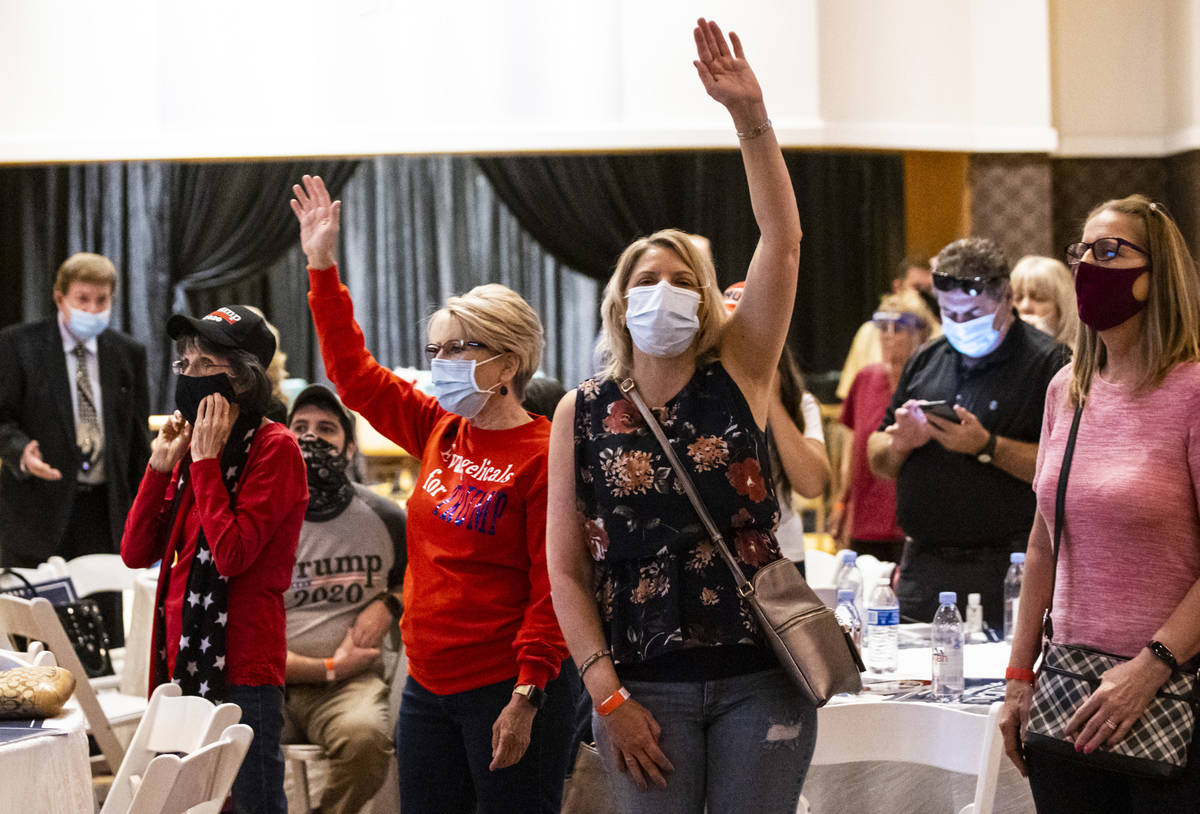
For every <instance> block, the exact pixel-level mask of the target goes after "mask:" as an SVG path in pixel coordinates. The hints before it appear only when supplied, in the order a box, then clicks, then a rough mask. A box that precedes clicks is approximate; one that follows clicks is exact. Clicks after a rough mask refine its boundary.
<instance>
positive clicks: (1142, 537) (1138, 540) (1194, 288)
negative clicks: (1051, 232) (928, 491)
mask: <svg viewBox="0 0 1200 814" xmlns="http://www.w3.org/2000/svg"><path fill="white" fill-rule="evenodd" d="M1067 257H1068V261H1069V263H1070V265H1071V266H1072V270H1073V272H1074V274H1075V290H1076V293H1077V295H1078V308H1079V318H1080V320H1081V321H1082V323H1083V326H1082V327H1081V330H1080V336H1079V339H1078V340H1077V342H1076V346H1075V355H1074V362H1073V364H1071V365H1068V366H1067V367H1065V368H1063V369H1062V370H1061V371H1059V373H1058V375H1057V376H1055V377H1054V379H1053V381H1051V383H1050V388H1049V390H1048V391H1047V395H1046V413H1045V420H1044V421H1043V424H1042V437H1041V444H1040V446H1039V448H1038V465H1037V475H1036V476H1035V478H1034V482H1033V486H1034V489H1035V490H1036V492H1037V495H1038V512H1037V517H1036V519H1035V521H1034V526H1033V532H1032V534H1031V535H1030V538H1029V547H1028V552H1027V554H1026V562H1025V579H1024V584H1023V585H1022V588H1021V601H1020V607H1019V618H1018V621H1017V628H1016V635H1015V638H1014V640H1013V646H1012V655H1011V657H1010V660H1009V670H1008V691H1007V698H1006V700H1005V709H1004V715H1003V717H1002V719H1001V725H1000V727H1001V729H1002V730H1003V732H1004V740H1005V749H1006V751H1007V752H1008V755H1009V757H1010V758H1011V759H1012V761H1013V763H1015V764H1016V766H1017V768H1019V769H1020V770H1021V771H1022V773H1028V776H1029V778H1030V786H1031V788H1032V790H1033V795H1034V800H1035V802H1036V804H1037V808H1038V811H1040V812H1044V811H1056V812H1058V811H1071V812H1075V811H1122V812H1132V811H1146V812H1150V811H1155V812H1158V811H1185V810H1186V811H1191V810H1195V806H1196V805H1197V804H1198V801H1200V743H1198V742H1197V741H1194V742H1193V743H1192V748H1191V753H1190V757H1191V759H1190V761H1189V765H1188V767H1187V769H1186V770H1185V771H1184V773H1183V775H1182V776H1180V777H1177V778H1174V779H1171V780H1150V779H1144V778H1135V777H1132V776H1128V775H1122V774H1117V773H1114V772H1110V771H1106V770H1103V769H1097V768H1094V767H1093V766H1091V765H1089V764H1087V763H1082V762H1075V761H1069V760H1065V759H1063V758H1059V757H1052V756H1050V755H1047V754H1045V753H1044V752H1042V751H1039V750H1037V749H1035V748H1032V747H1031V748H1029V749H1025V748H1024V747H1023V745H1022V743H1021V734H1022V732H1023V730H1024V727H1025V725H1026V723H1027V722H1028V719H1029V709H1030V703H1031V700H1032V697H1033V674H1032V672H1031V670H1032V668H1033V664H1034V661H1035V659H1036V658H1037V655H1038V651H1039V647H1040V639H1041V631H1042V622H1041V620H1042V612H1043V610H1044V609H1045V608H1046V607H1047V606H1048V605H1049V604H1050V600H1051V596H1050V592H1051V584H1052V583H1051V575H1052V569H1053V551H1052V539H1053V537H1052V535H1053V521H1054V516H1055V495H1056V490H1057V487H1058V478H1059V472H1060V469H1061V466H1062V457H1063V450H1064V448H1065V446H1066V440H1067V436H1068V434H1069V432H1070V427H1071V421H1072V417H1073V414H1074V412H1075V407H1076V406H1077V405H1084V409H1083V411H1082V418H1081V420H1080V423H1079V431H1078V438H1077V441H1076V446H1075V455H1074V459H1073V461H1072V464H1071V469H1070V473H1069V476H1068V486H1067V490H1066V498H1065V502H1064V505H1065V516H1064V523H1063V529H1062V535H1061V541H1060V551H1059V558H1058V570H1057V577H1056V578H1055V580H1054V582H1053V585H1054V589H1053V590H1054V596H1053V600H1054V601H1053V609H1054V610H1053V615H1054V641H1055V642H1060V643H1064V644H1076V645H1082V646H1086V647H1090V648H1093V649H1096V650H1101V651H1104V652H1108V653H1113V654H1116V655H1119V656H1124V657H1126V658H1128V659H1130V660H1129V661H1126V662H1123V663H1121V664H1120V665H1118V666H1116V667H1114V668H1112V669H1110V670H1108V671H1107V672H1106V673H1104V675H1103V677H1102V681H1101V683H1100V686H1099V687H1098V688H1097V689H1096V690H1095V692H1093V693H1092V694H1091V696H1090V697H1088V698H1087V699H1086V700H1085V701H1084V703H1083V704H1082V705H1080V707H1079V708H1078V710H1077V711H1076V713H1075V715H1074V717H1073V718H1072V720H1071V722H1070V723H1069V725H1068V733H1069V734H1070V735H1071V736H1072V737H1073V738H1074V742H1075V745H1076V746H1075V748H1076V750H1077V751H1079V752H1083V753H1085V754H1090V753H1091V752H1094V751H1095V750H1097V749H1103V748H1106V747H1110V746H1112V745H1114V744H1116V743H1117V742H1118V741H1120V740H1121V739H1122V738H1124V737H1125V736H1126V735H1127V734H1128V732H1129V729H1130V727H1132V726H1133V724H1134V723H1135V722H1136V721H1137V720H1138V718H1139V717H1141V715H1142V714H1143V712H1144V711H1145V709H1146V707H1147V705H1148V704H1149V702H1150V700H1151V699H1152V698H1153V697H1154V694H1155V692H1156V691H1157V690H1158V689H1159V688H1160V687H1161V686H1162V685H1163V684H1164V683H1166V681H1167V680H1168V678H1170V677H1171V676H1172V667H1171V664H1170V663H1171V662H1172V660H1174V661H1177V662H1178V663H1179V664H1181V665H1183V666H1182V667H1180V668H1179V669H1183V670H1188V669H1190V670H1191V671H1193V672H1194V671H1195V665H1196V662H1197V661H1198V660H1197V659H1196V658H1195V657H1196V654H1197V652H1200V509H1198V508H1197V507H1198V504H1200V275H1198V274H1197V270H1196V266H1195V264H1194V263H1193V261H1192V258H1191V255H1190V254H1189V253H1188V249H1187V246H1186V245H1185V243H1184V240H1183V237H1182V235H1181V234H1180V233H1179V229H1178V228H1177V227H1176V226H1175V223H1174V222H1173V221H1172V220H1171V218H1170V216H1168V215H1167V213H1166V211H1165V210H1164V209H1163V208H1162V207H1161V206H1160V205H1158V204H1154V203H1151V202H1150V201H1149V200H1148V199H1146V198H1144V197H1142V196H1141V195H1134V196H1131V197H1129V198H1124V199H1121V200H1115V201H1108V202H1107V203H1104V204H1101V205H1100V206H1098V207H1097V208H1096V209H1095V210H1093V211H1092V213H1091V215H1090V216H1089V218H1088V220H1087V223H1086V224H1085V226H1084V229H1083V236H1082V238H1081V241H1080V242H1079V243H1073V244H1071V245H1070V246H1068V247H1067ZM1152 645H1154V646H1153V647H1152ZM1159 645H1161V647H1160V646H1159Z"/></svg>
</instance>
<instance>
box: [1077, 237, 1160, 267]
mask: <svg viewBox="0 0 1200 814" xmlns="http://www.w3.org/2000/svg"><path fill="white" fill-rule="evenodd" d="M1122 246H1128V247H1129V248H1131V249H1133V250H1134V251H1135V252H1137V253H1138V254H1144V255H1146V256H1147V257H1149V256H1150V252H1148V251H1146V250H1145V249H1143V248H1142V247H1141V246H1139V245H1137V244H1136V243H1130V242H1129V241H1128V240H1126V239H1125V238H1123V237H1102V238H1099V239H1097V240H1093V241H1092V242H1091V243H1084V242H1083V241H1082V240H1081V241H1079V242H1078V243H1069V244H1067V248H1066V249H1065V251H1066V253H1067V265H1068V266H1071V267H1072V268H1073V267H1075V266H1076V265H1078V264H1079V263H1080V262H1082V261H1083V256H1084V255H1085V254H1087V253H1088V249H1091V250H1092V257H1093V258H1095V259H1096V260H1097V261H1098V262H1100V263H1107V262H1109V261H1111V260H1116V259H1117V257H1118V256H1119V255H1120V254H1121V247H1122Z"/></svg>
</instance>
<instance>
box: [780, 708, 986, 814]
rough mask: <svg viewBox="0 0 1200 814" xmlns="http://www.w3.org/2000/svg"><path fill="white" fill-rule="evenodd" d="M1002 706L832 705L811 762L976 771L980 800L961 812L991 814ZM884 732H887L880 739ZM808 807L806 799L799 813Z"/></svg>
mask: <svg viewBox="0 0 1200 814" xmlns="http://www.w3.org/2000/svg"><path fill="white" fill-rule="evenodd" d="M1003 707H1004V704H1003V703H1001V702H999V701H998V702H996V703H994V704H992V705H991V707H989V709H988V712H987V714H986V715H982V714H980V713H978V712H971V711H968V710H964V709H961V708H956V707H952V706H946V705H943V704H926V703H921V702H916V701H911V702H910V701H880V702H858V703H847V704H830V705H828V706H825V707H822V708H821V710H820V713H819V717H818V726H817V746H816V749H815V751H814V752H813V759H812V765H813V766H827V765H833V764H839V763H859V762H877V761H901V762H904V763H918V764H921V765H925V766H933V767H935V768H938V769H942V770H943V771H948V772H959V773H961V774H973V775H976V781H975V799H974V801H973V802H971V803H968V804H967V805H966V806H964V807H963V808H962V809H961V810H960V811H959V812H958V814H992V807H993V804H994V802H995V797H996V780H997V777H998V776H999V773H1000V757H1001V755H1003V754H1004V744H1003V739H1002V738H1001V735H1000V725H999V721H1000V710H1001V709H1003ZM880 733H887V736H886V737H877V735H879V734H880ZM808 810H809V809H808V802H807V800H805V799H804V798H803V797H802V798H801V804H800V808H799V811H802V812H807V811H808ZM814 814H822V813H821V812H814Z"/></svg>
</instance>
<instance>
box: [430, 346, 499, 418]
mask: <svg viewBox="0 0 1200 814" xmlns="http://www.w3.org/2000/svg"><path fill="white" fill-rule="evenodd" d="M499 358H500V356H499V355H496V356H493V357H492V359H499ZM492 359H485V360H483V361H482V362H476V361H475V360H474V359H434V360H433V361H432V362H430V363H429V369H430V371H431V372H432V373H433V395H434V397H435V398H436V399H437V400H438V404H440V405H442V408H443V409H445V410H449V411H450V412H452V413H454V414H455V415H460V416H462V417H463V418H466V419H472V418H474V417H475V416H477V415H479V411H480V410H482V409H483V405H485V404H487V400H488V399H489V398H491V396H492V391H491V390H481V389H480V387H479V385H477V384H476V383H475V368H476V366H477V365H486V364H487V363H488V362H490V361H492Z"/></svg>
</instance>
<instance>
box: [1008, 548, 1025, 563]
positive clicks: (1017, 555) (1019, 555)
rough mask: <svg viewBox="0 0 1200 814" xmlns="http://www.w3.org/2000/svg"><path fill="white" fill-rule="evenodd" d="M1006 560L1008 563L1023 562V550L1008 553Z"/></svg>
mask: <svg viewBox="0 0 1200 814" xmlns="http://www.w3.org/2000/svg"><path fill="white" fill-rule="evenodd" d="M1008 561H1009V562H1010V563H1018V562H1025V552H1024V551H1014V552H1013V553H1011V554H1009V555H1008Z"/></svg>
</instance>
